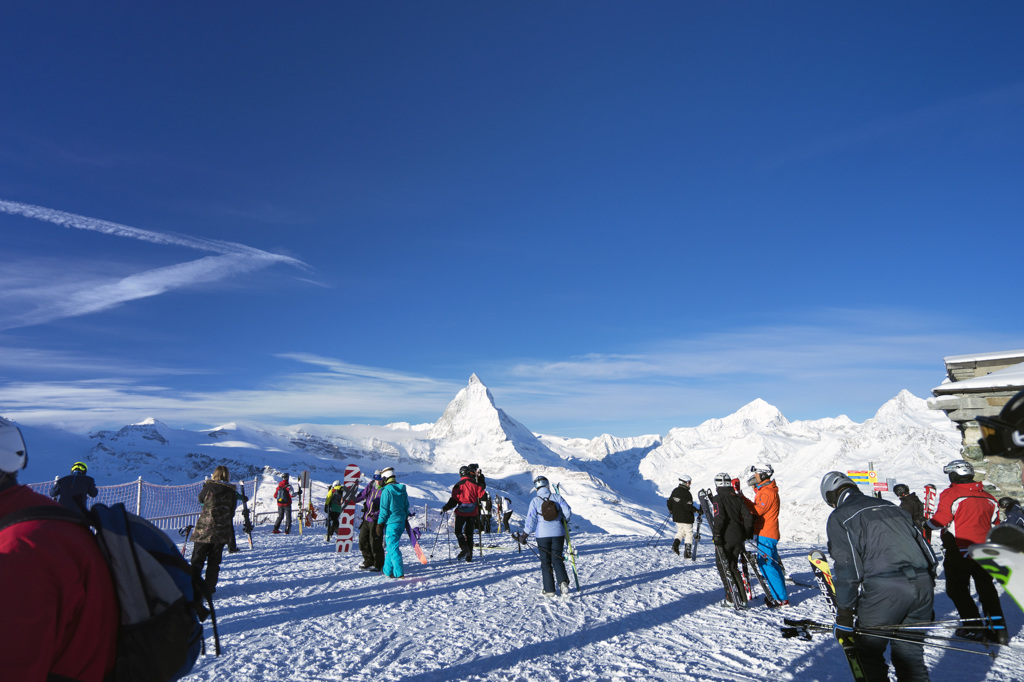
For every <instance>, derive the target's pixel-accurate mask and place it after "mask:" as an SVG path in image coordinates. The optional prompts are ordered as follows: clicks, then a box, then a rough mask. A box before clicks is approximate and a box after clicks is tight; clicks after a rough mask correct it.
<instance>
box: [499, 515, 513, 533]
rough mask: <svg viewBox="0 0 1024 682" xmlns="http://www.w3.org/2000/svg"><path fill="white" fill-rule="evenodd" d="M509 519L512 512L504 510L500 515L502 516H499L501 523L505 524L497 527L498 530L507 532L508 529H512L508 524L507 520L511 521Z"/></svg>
mask: <svg viewBox="0 0 1024 682" xmlns="http://www.w3.org/2000/svg"><path fill="white" fill-rule="evenodd" d="M511 520H512V512H510V511H507V512H505V513H504V515H502V517H501V522H502V523H503V524H505V528H503V529H499V532H501V533H507V532H509V531H510V530H512V528H511V527H510V526H509V525H508V522H509V521H511Z"/></svg>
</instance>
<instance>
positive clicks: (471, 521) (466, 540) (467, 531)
mask: <svg viewBox="0 0 1024 682" xmlns="http://www.w3.org/2000/svg"><path fill="white" fill-rule="evenodd" d="M476 480H477V475H476V473H475V472H474V471H472V470H471V469H470V468H469V467H468V466H464V467H462V468H460V469H459V482H458V483H456V484H455V485H454V486H453V487H452V496H451V498H450V499H449V500H448V502H446V503H445V505H444V506H443V507H441V513H444V512H446V511H448V510H449V509H454V510H455V537H456V538H457V539H458V541H459V549H460V550H462V551H460V552H459V556H458V559H457V560H458V561H462V560H463V559H465V560H466V561H472V560H473V530H475V529H476V527H477V520H478V517H479V514H480V505H479V504H477V503H478V502H479V501H480V498H481V497H483V496H484V489H483V488H481V487H480V486H479V485H477V483H476Z"/></svg>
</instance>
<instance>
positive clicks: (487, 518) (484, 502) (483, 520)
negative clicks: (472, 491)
mask: <svg viewBox="0 0 1024 682" xmlns="http://www.w3.org/2000/svg"><path fill="white" fill-rule="evenodd" d="M480 530H481V531H483V532H484V533H487V534H490V532H491V496H490V495H488V494H487V493H486V492H485V493H484V494H483V497H481V498H480Z"/></svg>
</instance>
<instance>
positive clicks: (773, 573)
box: [744, 462, 789, 606]
mask: <svg viewBox="0 0 1024 682" xmlns="http://www.w3.org/2000/svg"><path fill="white" fill-rule="evenodd" d="M774 475H775V470H774V469H773V468H772V465H771V464H764V463H761V462H758V463H757V464H755V465H753V466H752V467H750V468H749V469H747V484H748V485H750V487H751V488H753V489H754V501H753V502H751V501H750V500H747V499H746V498H744V500H745V501H746V503H747V506H748V507H749V508H750V513H751V514H753V515H754V542H755V543H756V544H757V566H758V568H760V569H761V575H763V576H764V579H765V582H767V583H768V589H770V590H771V591H772V597H774V598H775V602H776V604H777V605H778V606H789V594H788V592H787V591H786V576H785V575H783V573H782V558H781V557H780V556H779V547H778V545H779V486H778V485H776V483H775V481H773V480H772V476H774ZM765 601H766V602H767V600H765Z"/></svg>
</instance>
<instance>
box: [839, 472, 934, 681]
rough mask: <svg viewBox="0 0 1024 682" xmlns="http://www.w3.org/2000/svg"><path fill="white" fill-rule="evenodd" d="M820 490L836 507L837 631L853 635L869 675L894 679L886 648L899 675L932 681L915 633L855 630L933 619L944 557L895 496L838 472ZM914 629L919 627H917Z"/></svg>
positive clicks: (909, 678)
mask: <svg viewBox="0 0 1024 682" xmlns="http://www.w3.org/2000/svg"><path fill="white" fill-rule="evenodd" d="M821 496H822V498H823V499H824V500H825V503H826V504H827V505H828V506H830V507H833V508H835V511H833V512H832V513H831V514H830V515H829V517H828V522H827V525H826V531H827V532H828V552H829V554H831V555H832V560H833V561H834V562H835V565H834V568H833V570H832V584H833V585H834V586H835V597H836V606H837V607H838V612H837V613H836V625H835V627H836V631H837V634H838V633H839V631H842V632H843V633H845V634H846V635H848V636H851V637H853V641H854V644H855V645H856V647H857V653H858V654H859V657H860V663H861V667H862V668H863V670H864V673H865V675H866V676H867V679H869V680H888V679H889V668H888V666H887V665H886V662H885V647H886V646H887V645H889V646H891V650H890V654H891V658H892V665H893V668H895V669H896V679H898V680H928V669H927V668H926V667H925V664H924V649H923V647H922V645H921V643H920V641H905V640H908V639H909V640H914V639H915V636H913V635H910V634H908V635H907V636H906V637H904V638H902V639H901V640H895V639H894V640H892V641H891V643H890V641H889V640H888V639H885V638H882V637H871V636H868V635H862V634H858V635H854V634H853V633H854V618H856V623H857V627H858V628H871V627H875V626H882V625H886V626H890V625H900V624H910V623H922V622H927V621H930V620H934V618H932V610H933V604H932V596H933V594H934V592H935V567H936V565H937V564H938V562H937V561H936V559H935V555H934V554H932V551H931V547H929V546H928V544H927V543H926V542H925V540H924V537H923V536H922V535H921V532H920V531H919V530H918V529H917V528H915V527H914V524H913V523H912V522H911V519H910V516H909V515H908V514H907V513H906V512H905V511H903V510H902V509H900V508H899V507H897V506H896V505H894V504H893V503H892V502H888V501H886V500H880V499H877V498H874V497H870V496H868V495H865V494H864V493H862V492H861V491H860V490H859V489H858V488H857V484H856V483H854V482H853V481H852V480H850V478H849V477H848V476H846V475H845V474H843V473H841V472H838V471H830V472H829V473H827V474H825V476H824V478H822V479H821ZM911 632H913V631H911Z"/></svg>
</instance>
